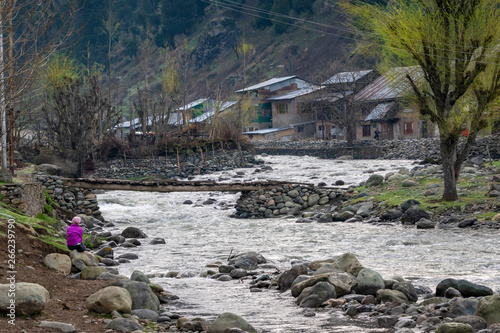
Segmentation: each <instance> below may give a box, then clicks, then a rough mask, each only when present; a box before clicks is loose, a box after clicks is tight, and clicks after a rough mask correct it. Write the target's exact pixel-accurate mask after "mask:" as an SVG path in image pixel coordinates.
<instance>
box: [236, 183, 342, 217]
mask: <svg viewBox="0 0 500 333" xmlns="http://www.w3.org/2000/svg"><path fill="white" fill-rule="evenodd" d="M344 191H345V190H342V189H327V188H317V187H309V186H304V185H299V184H286V185H283V186H282V187H278V188H273V189H270V190H259V191H244V192H242V193H241V196H240V198H239V199H238V200H237V202H236V206H235V208H236V213H235V214H234V217H240V218H251V217H254V218H262V217H276V216H283V215H298V213H299V212H300V211H302V210H304V209H307V208H309V207H313V206H315V205H320V206H321V205H326V204H328V203H331V202H332V201H333V200H340V198H341V197H342V196H343V193H344Z"/></svg>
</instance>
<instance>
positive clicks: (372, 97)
mask: <svg viewBox="0 0 500 333" xmlns="http://www.w3.org/2000/svg"><path fill="white" fill-rule="evenodd" d="M407 74H408V75H410V76H411V77H412V78H413V79H414V80H418V79H419V78H421V77H422V72H421V70H420V67H418V66H412V67H396V68H392V69H391V70H389V71H388V72H387V73H385V74H384V75H382V76H380V77H378V78H377V79H375V81H373V82H372V83H370V84H369V85H368V86H366V87H365V88H364V89H363V90H361V91H360V92H359V93H358V94H357V95H356V97H355V99H356V101H363V102H368V101H377V100H387V99H395V98H401V97H403V96H404V95H405V94H406V93H408V92H409V91H410V89H411V87H410V84H409V83H408V80H407V79H406V75H407Z"/></svg>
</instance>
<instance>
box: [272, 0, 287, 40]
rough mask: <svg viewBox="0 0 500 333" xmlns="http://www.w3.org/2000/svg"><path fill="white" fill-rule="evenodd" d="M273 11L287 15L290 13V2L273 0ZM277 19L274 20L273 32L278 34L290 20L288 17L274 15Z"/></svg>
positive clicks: (285, 28) (283, 30)
mask: <svg viewBox="0 0 500 333" xmlns="http://www.w3.org/2000/svg"><path fill="white" fill-rule="evenodd" d="M273 12H276V13H280V14H284V15H288V14H289V13H290V2H289V1H288V0H275V1H274V5H273ZM275 19H276V20H277V21H275V22H274V32H276V33H277V34H278V35H281V34H282V33H284V32H285V31H286V30H287V28H288V24H287V23H289V22H290V19H287V18H284V17H279V16H277V17H275ZM278 21H279V22H278Z"/></svg>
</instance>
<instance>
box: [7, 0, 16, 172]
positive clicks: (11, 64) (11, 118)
mask: <svg viewBox="0 0 500 333" xmlns="http://www.w3.org/2000/svg"><path fill="white" fill-rule="evenodd" d="M15 1H16V0H11V1H10V8H9V104H8V105H9V166H10V172H11V174H12V175H14V164H15V163H14V99H13V98H12V97H13V96H12V95H13V87H12V85H13V83H14V82H13V77H14V61H13V58H14V52H13V49H14V38H13V35H14V29H13V27H12V10H13V8H14V2H15Z"/></svg>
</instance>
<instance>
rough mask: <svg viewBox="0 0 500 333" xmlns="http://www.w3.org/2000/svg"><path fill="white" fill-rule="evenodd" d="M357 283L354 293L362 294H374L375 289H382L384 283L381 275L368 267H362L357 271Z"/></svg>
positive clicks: (375, 292)
mask: <svg viewBox="0 0 500 333" xmlns="http://www.w3.org/2000/svg"><path fill="white" fill-rule="evenodd" d="M357 280H358V285H357V286H356V293H357V294H362V295H374V296H375V295H376V294H377V290H379V289H384V287H385V283H384V279H383V278H382V276H381V275H380V274H379V273H377V272H375V271H374V270H371V269H369V268H363V269H362V270H361V271H359V273H358V276H357Z"/></svg>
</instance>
